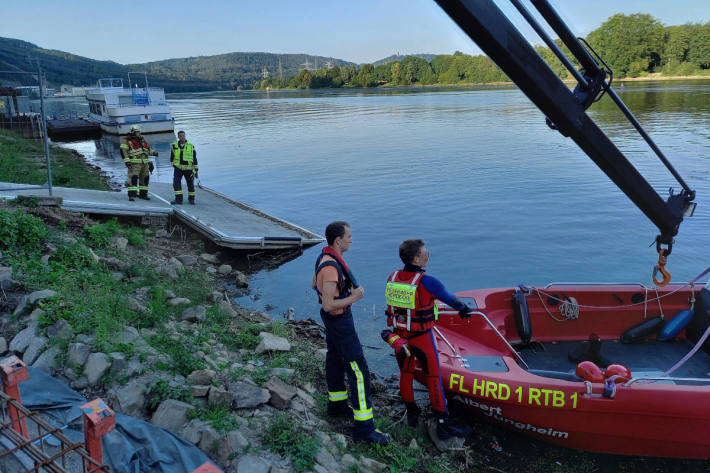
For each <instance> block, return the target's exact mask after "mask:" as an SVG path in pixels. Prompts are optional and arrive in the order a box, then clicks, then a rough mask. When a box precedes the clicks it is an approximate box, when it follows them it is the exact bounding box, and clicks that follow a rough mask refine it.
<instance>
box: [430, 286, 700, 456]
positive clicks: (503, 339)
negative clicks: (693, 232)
mask: <svg viewBox="0 0 710 473" xmlns="http://www.w3.org/2000/svg"><path fill="white" fill-rule="evenodd" d="M458 296H459V297H460V298H462V299H464V300H466V301H467V303H469V304H470V305H475V307H476V310H477V312H476V313H475V315H474V316H473V317H472V318H470V319H467V320H461V319H460V318H459V317H458V314H457V313H456V312H452V311H451V310H450V309H449V310H448V311H447V310H446V309H445V308H443V307H442V308H441V312H440V318H439V322H438V327H437V329H435V334H436V335H437V344H438V349H439V352H440V362H441V375H442V380H443V384H444V388H445V390H446V391H447V396H448V397H449V398H450V399H452V400H454V401H460V402H463V403H465V404H466V405H468V406H469V407H470V411H471V412H473V413H475V414H477V415H478V416H479V417H480V418H482V419H485V420H487V421H490V422H492V423H495V424H498V425H503V426H506V427H509V428H511V429H514V430H517V431H519V432H521V433H524V434H527V435H530V436H532V437H535V438H538V439H540V440H544V441H547V442H551V443H554V444H558V445H563V446H565V447H570V448H576V449H581V450H589V451H594V452H602V453H613V454H626V455H646V456H660V457H682V458H710V355H709V354H708V352H710V348H709V347H710V342H708V343H707V344H705V346H704V347H703V346H702V342H703V339H704V336H705V337H707V335H708V333H710V330H708V326H709V325H710V291H708V289H706V288H703V287H702V286H694V285H693V284H690V283H689V284H685V285H674V286H666V287H662V288H655V287H653V288H651V287H645V286H643V285H640V284H614V285H601V284H600V285H590V284H585V285H579V284H554V285H549V286H546V287H544V288H536V287H528V288H526V287H520V288H503V289H485V290H473V291H467V292H462V293H459V294H458ZM691 304H693V309H694V310H693V312H692V317H688V316H687V314H688V309H690V308H691ZM676 316H677V317H684V318H685V319H687V320H683V321H682V323H680V322H681V319H680V318H679V319H677V320H676V321H675V322H673V320H674V318H675V317H676ZM661 319H662V321H661ZM663 326H665V328H664V329H663V332H661V333H662V336H661V337H659V335H658V334H659V328H661V327H663ZM706 332H707V333H706ZM659 338H667V339H669V340H666V341H660V340H659ZM622 340H623V342H626V343H623V342H622ZM699 341H700V343H698V342H699ZM694 349H695V350H697V351H696V352H695V353H694V354H693V355H692V356H689V357H688V356H687V355H688V354H689V353H691V352H692V350H694ZM684 358H688V359H687V361H684V362H682V363H681V364H680V366H678V367H675V369H674V370H673V371H672V372H671V373H668V371H669V370H671V369H672V368H674V365H677V364H678V362H679V361H682V360H683V359H684ZM573 360H574V361H573ZM585 360H587V361H586V363H585V364H584V365H583V367H585V366H586V367H588V366H589V365H591V363H594V364H596V365H598V366H599V368H600V369H601V370H602V371H603V370H604V369H605V368H607V366H608V365H609V364H612V363H613V364H615V365H623V366H622V367H621V368H619V367H618V366H616V367H612V368H609V369H608V370H607V371H608V372H607V373H605V374H606V378H604V379H599V378H597V379H595V378H594V377H593V376H592V375H590V374H589V373H587V372H585V371H584V370H577V366H578V363H579V361H585ZM590 361H591V363H590ZM592 366H593V365H592ZM624 367H626V368H628V370H630V376H629V374H628V373H626V374H624ZM577 374H579V375H582V376H586V377H587V379H585V378H584V377H581V376H577Z"/></svg>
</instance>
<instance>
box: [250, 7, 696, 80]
mask: <svg viewBox="0 0 710 473" xmlns="http://www.w3.org/2000/svg"><path fill="white" fill-rule="evenodd" d="M586 39H587V41H588V42H589V44H590V45H591V46H592V47H593V48H594V49H595V50H596V52H597V53H598V54H599V55H600V56H601V57H602V58H603V59H604V61H605V62H606V63H607V64H608V65H609V67H610V68H611V69H612V71H613V72H614V77H617V78H618V77H643V76H645V75H648V74H650V73H656V72H658V73H661V74H662V75H666V76H690V75H708V76H710V22H707V23H705V24H700V23H696V24H693V23H687V24H685V25H675V26H664V25H663V24H662V23H661V22H660V21H659V20H658V19H656V18H654V17H653V16H651V15H648V14H644V13H636V14H632V15H625V14H622V13H619V14H616V15H613V16H611V17H610V18H609V19H608V20H606V21H605V22H604V23H602V24H601V26H599V28H597V29H596V30H594V31H592V32H591V33H589V35H588V36H587V38H586ZM556 42H557V44H558V45H559V46H560V47H561V48H562V50H563V51H564V52H565V53H566V54H567V56H568V57H570V59H572V56H571V55H570V54H569V51H567V49H566V48H565V47H563V46H562V44H561V42H560V41H559V40H556ZM535 50H536V51H537V52H538V54H540V56H541V57H542V58H543V59H544V60H545V61H546V62H547V63H548V64H549V65H550V67H551V68H552V70H554V71H555V73H557V74H558V75H559V76H560V77H561V78H563V79H567V78H569V73H568V71H567V70H566V69H565V67H564V66H563V65H562V63H561V62H560V61H559V60H558V59H557V57H556V56H555V55H554V54H553V53H552V51H551V50H550V49H549V48H547V47H543V46H536V47H535ZM573 62H575V61H573ZM575 65H577V66H579V65H578V64H576V62H575ZM504 81H508V78H507V77H506V75H505V74H504V73H503V72H502V71H501V70H500V69H498V67H497V66H496V65H495V64H494V63H493V61H491V60H490V59H489V58H488V57H486V56H471V55H468V54H463V53H461V52H459V51H457V52H455V53H454V54H452V55H451V54H442V55H438V56H435V57H434V58H433V59H432V60H431V61H427V60H425V59H422V58H419V57H415V56H407V57H405V58H404V59H402V60H401V61H395V62H389V63H387V64H381V65H378V66H376V67H375V66H373V65H372V64H363V65H361V66H360V67H359V68H358V67H356V66H352V65H348V66H344V67H331V68H322V69H318V70H316V71H311V70H305V69H304V70H301V71H300V72H298V74H296V75H294V76H291V77H283V78H274V77H267V78H264V79H262V80H259V81H255V82H254V85H253V86H254V88H255V89H270V88H273V89H285V88H296V89H319V88H340V87H376V86H397V85H436V84H441V85H444V84H447V85H448V84H480V83H491V82H504Z"/></svg>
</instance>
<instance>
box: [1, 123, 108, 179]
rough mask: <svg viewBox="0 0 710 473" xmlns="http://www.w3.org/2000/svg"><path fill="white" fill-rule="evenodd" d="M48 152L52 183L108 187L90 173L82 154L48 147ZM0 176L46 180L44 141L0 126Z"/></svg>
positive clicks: (99, 177)
mask: <svg viewBox="0 0 710 473" xmlns="http://www.w3.org/2000/svg"><path fill="white" fill-rule="evenodd" d="M49 155H50V162H51V165H52V184H53V185H55V186H61V187H76V188H80V189H98V190H109V185H108V183H107V182H106V180H105V179H104V178H103V177H101V176H100V175H98V174H96V173H95V172H93V171H92V170H91V168H90V167H89V166H88V165H87V164H86V162H85V161H84V160H83V159H82V157H81V156H79V155H77V154H76V153H74V152H73V151H71V150H67V149H63V148H59V147H56V146H51V147H50V150H49ZM0 176H2V180H3V182H16V183H23V184H34V185H43V184H44V183H45V182H47V162H46V158H45V156H44V142H43V141H42V140H31V139H26V138H23V137H22V136H21V135H20V134H18V133H14V132H12V131H9V130H4V129H0Z"/></svg>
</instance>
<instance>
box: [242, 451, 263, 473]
mask: <svg viewBox="0 0 710 473" xmlns="http://www.w3.org/2000/svg"><path fill="white" fill-rule="evenodd" d="M270 469H271V465H270V464H268V463H267V462H266V460H264V459H262V458H259V457H257V456H256V455H252V454H249V455H244V456H243V457H242V458H240V459H239V463H237V473H269V470H270Z"/></svg>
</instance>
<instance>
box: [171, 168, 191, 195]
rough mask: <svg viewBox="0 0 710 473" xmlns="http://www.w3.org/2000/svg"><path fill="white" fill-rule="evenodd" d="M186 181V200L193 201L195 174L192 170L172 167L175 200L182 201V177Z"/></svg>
mask: <svg viewBox="0 0 710 473" xmlns="http://www.w3.org/2000/svg"><path fill="white" fill-rule="evenodd" d="M183 177H184V178H185V182H186V183H187V200H189V201H190V202H194V201H195V174H194V171H192V170H183V169H178V168H176V167H173V190H174V191H175V201H176V202H182V178H183Z"/></svg>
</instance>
